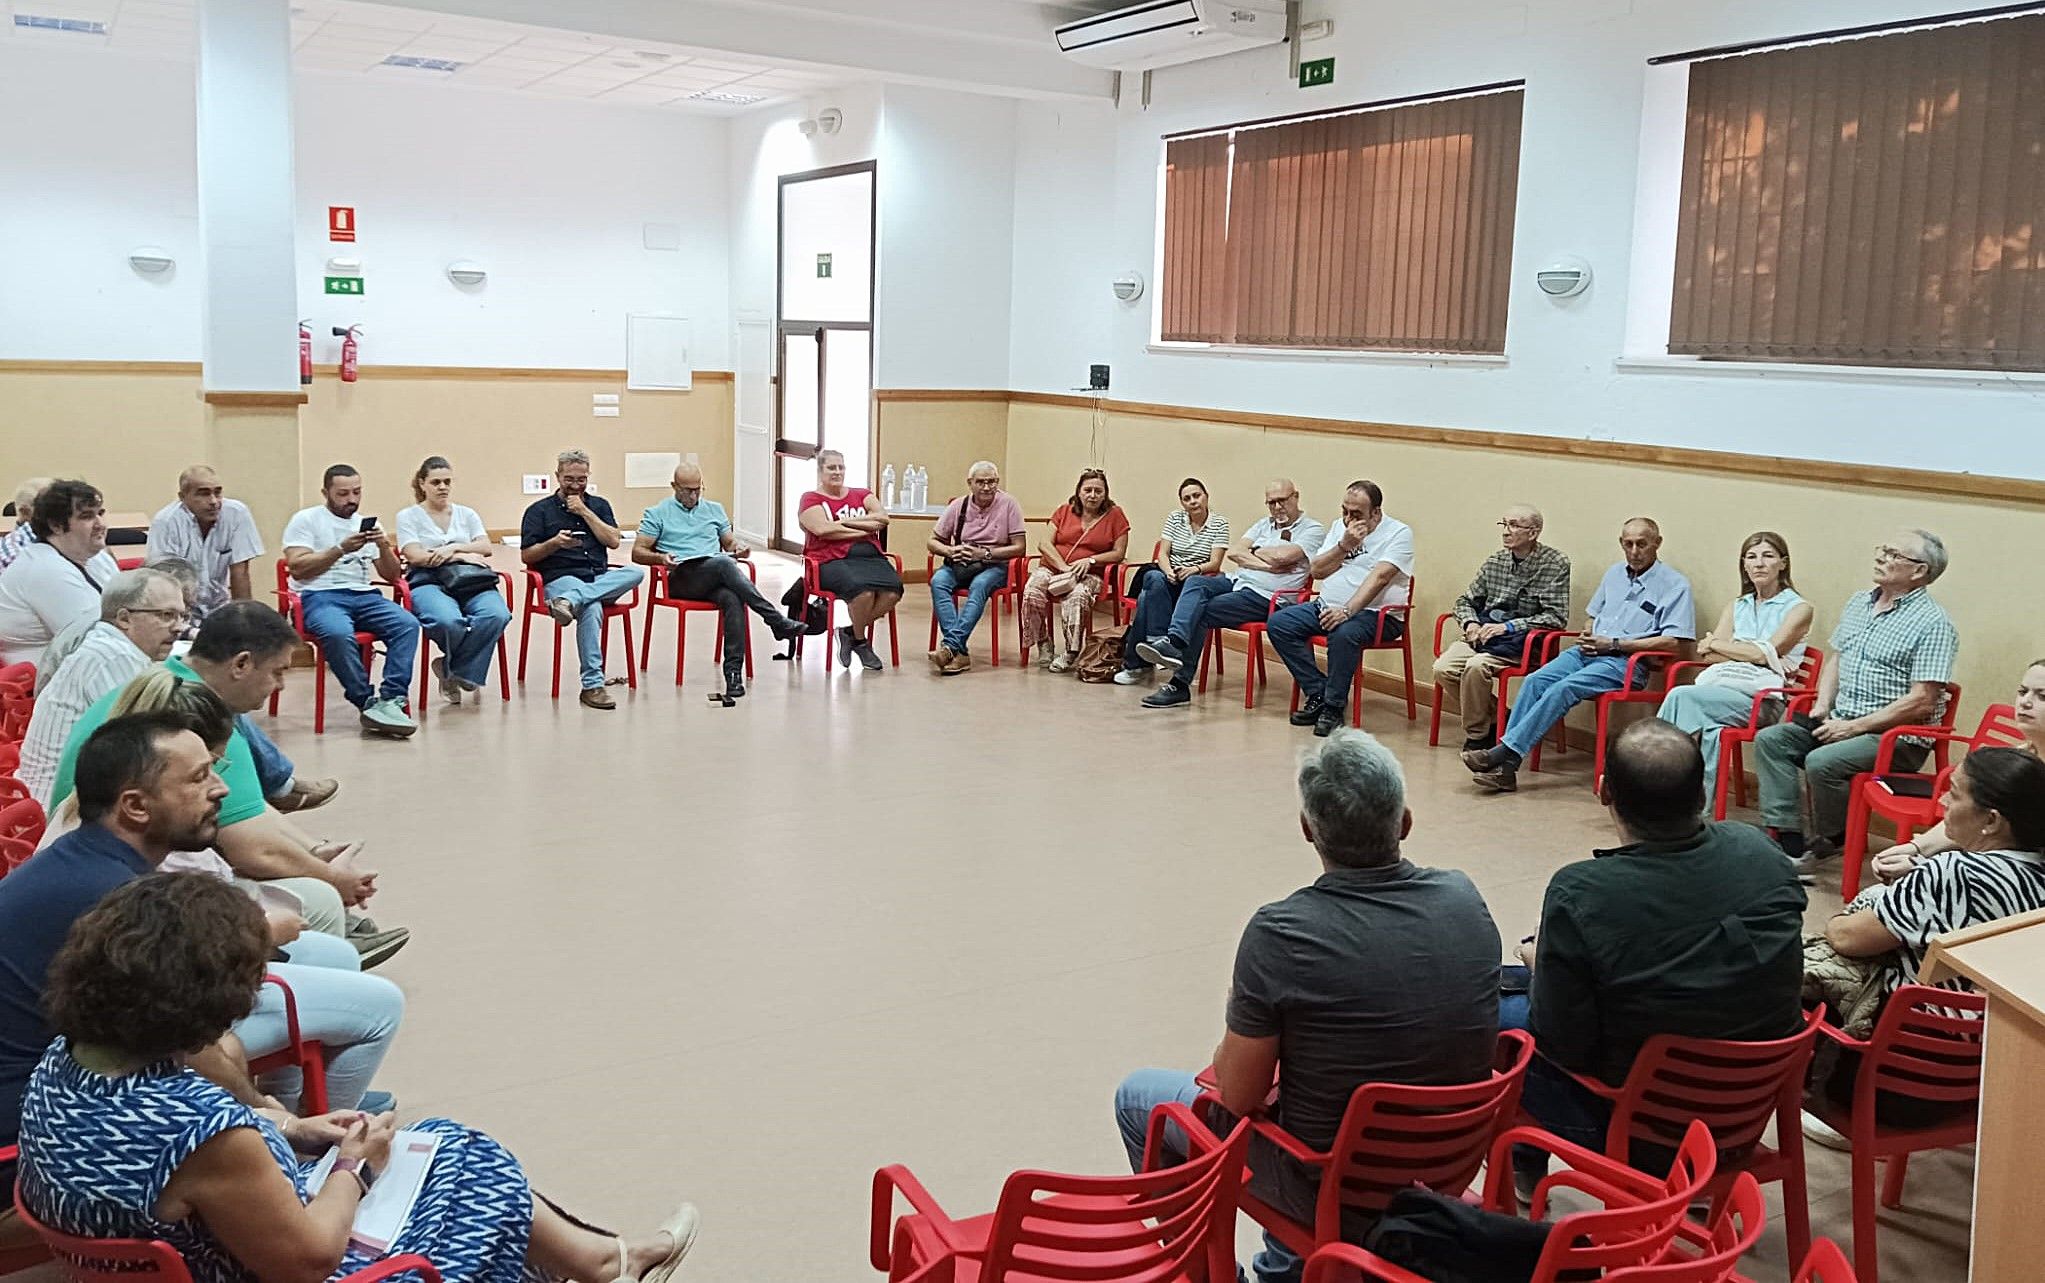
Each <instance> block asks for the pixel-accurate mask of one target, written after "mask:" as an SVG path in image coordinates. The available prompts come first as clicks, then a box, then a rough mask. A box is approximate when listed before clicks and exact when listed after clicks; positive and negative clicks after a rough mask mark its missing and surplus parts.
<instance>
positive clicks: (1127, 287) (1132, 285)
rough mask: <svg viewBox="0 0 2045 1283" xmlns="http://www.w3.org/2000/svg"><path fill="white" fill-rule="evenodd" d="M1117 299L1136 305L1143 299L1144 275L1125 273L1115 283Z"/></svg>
mask: <svg viewBox="0 0 2045 1283" xmlns="http://www.w3.org/2000/svg"><path fill="white" fill-rule="evenodd" d="M1114 290H1115V297H1116V298H1118V299H1121V300H1122V301H1123V302H1124V303H1134V302H1135V301H1136V300H1137V299H1140V298H1142V297H1143V273H1141V272H1124V273H1122V274H1121V275H1120V276H1117V277H1116V278H1115V281H1114Z"/></svg>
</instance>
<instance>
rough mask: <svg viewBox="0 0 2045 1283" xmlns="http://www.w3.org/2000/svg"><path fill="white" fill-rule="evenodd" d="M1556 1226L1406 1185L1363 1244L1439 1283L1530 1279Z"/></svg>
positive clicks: (1506, 1282) (1522, 1282) (1521, 1282)
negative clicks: (1508, 1214) (1523, 1218)
mask: <svg viewBox="0 0 2045 1283" xmlns="http://www.w3.org/2000/svg"><path fill="white" fill-rule="evenodd" d="M1552 1228H1553V1227H1552V1226H1550V1225H1547V1224H1545V1223H1542V1222H1539V1221H1523V1220H1521V1219H1520V1218H1518V1217H1517V1216H1506V1215H1504V1214H1502V1213H1499V1212H1487V1211H1485V1210H1484V1209H1483V1208H1481V1207H1472V1206H1470V1205H1469V1204H1468V1203H1465V1202H1463V1201H1462V1200H1461V1199H1457V1198H1449V1197H1447V1196H1445V1195H1442V1194H1437V1193H1435V1192H1434V1191H1433V1190H1431V1189H1418V1188H1416V1189H1402V1190H1400V1191H1399V1192H1398V1193H1396V1194H1394V1195H1392V1197H1391V1201H1390V1202H1388V1203H1386V1204H1385V1212H1384V1215H1383V1216H1381V1217H1379V1218H1378V1223H1377V1224H1376V1225H1373V1226H1372V1227H1371V1230H1370V1233H1368V1234H1366V1235H1364V1238H1363V1246H1364V1247H1365V1249H1367V1250H1368V1251H1371V1252H1374V1253H1376V1254H1377V1255H1379V1256H1381V1257H1383V1258H1384V1259H1385V1260H1387V1261H1390V1262H1391V1263H1392V1264H1394V1265H1399V1266H1404V1267H1405V1268H1406V1269H1409V1270H1412V1271H1413V1272H1415V1273H1416V1274H1421V1275H1424V1276H1426V1277H1427V1278H1428V1279H1431V1280H1433V1283H1526V1281H1527V1280H1528V1279H1530V1278H1532V1277H1533V1276H1534V1268H1535V1266H1537V1265H1539V1264H1540V1261H1541V1251H1542V1249H1543V1248H1545V1247H1547V1245H1548V1232H1549V1230H1550V1229H1552Z"/></svg>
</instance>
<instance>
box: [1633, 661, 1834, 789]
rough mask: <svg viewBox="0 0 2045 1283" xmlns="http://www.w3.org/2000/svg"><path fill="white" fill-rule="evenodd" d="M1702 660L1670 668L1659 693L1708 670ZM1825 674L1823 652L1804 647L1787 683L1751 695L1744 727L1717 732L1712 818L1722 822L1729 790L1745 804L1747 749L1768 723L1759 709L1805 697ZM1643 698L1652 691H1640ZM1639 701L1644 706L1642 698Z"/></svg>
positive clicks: (1787, 676) (1734, 727)
mask: <svg viewBox="0 0 2045 1283" xmlns="http://www.w3.org/2000/svg"><path fill="white" fill-rule="evenodd" d="M1710 666H1711V665H1710V664H1709V663H1707V662H1705V661H1703V660H1695V659H1686V660H1684V661H1683V662H1682V663H1680V664H1672V665H1670V667H1669V676H1668V681H1667V682H1665V683H1664V684H1663V689H1662V694H1663V695H1666V694H1667V692H1668V691H1670V690H1673V689H1675V687H1676V685H1677V682H1676V679H1677V678H1678V677H1681V676H1682V675H1683V674H1685V673H1688V672H1690V671H1692V670H1693V669H1703V668H1709V667H1710ZM1824 671H1825V652H1824V651H1823V650H1821V649H1819V648H1818V647H1816V646H1806V647H1804V655H1803V658H1802V659H1801V660H1799V661H1798V663H1797V667H1796V671H1795V672H1793V673H1788V674H1785V678H1786V684H1785V685H1782V686H1772V687H1770V688H1768V689H1767V690H1764V691H1760V692H1758V693H1757V694H1756V695H1755V696H1754V703H1753V706H1752V707H1750V708H1749V709H1748V710H1747V720H1746V723H1745V724H1744V725H1740V726H1728V727H1725V728H1724V729H1722V730H1720V731H1719V733H1718V780H1717V783H1716V784H1715V785H1714V786H1713V789H1712V794H1711V818H1712V819H1714V820H1723V819H1724V818H1725V812H1726V794H1727V791H1728V790H1730V791H1731V793H1732V795H1733V797H1734V798H1736V799H1737V800H1738V802H1739V804H1740V805H1741V806H1745V805H1746V804H1747V770H1746V757H1745V749H1746V746H1747V745H1749V744H1751V743H1753V742H1754V737H1755V736H1756V735H1759V734H1760V733H1761V732H1762V731H1763V730H1764V729H1766V728H1767V726H1769V725H1770V724H1771V723H1767V722H1764V721H1762V720H1761V718H1762V706H1763V705H1764V704H1766V703H1768V701H1770V700H1774V699H1783V700H1786V699H1788V698H1789V697H1793V696H1797V695H1806V694H1809V693H1810V692H1812V691H1814V690H1816V689H1817V687H1818V678H1819V676H1820V675H1821V674H1823V673H1824ZM1640 693H1641V694H1642V695H1643V696H1647V695H1652V692H1647V691H1642V692H1640ZM1641 702H1643V703H1645V702H1646V701H1645V700H1644V699H1643V700H1642V701H1641Z"/></svg>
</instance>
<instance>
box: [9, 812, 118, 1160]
mask: <svg viewBox="0 0 2045 1283" xmlns="http://www.w3.org/2000/svg"><path fill="white" fill-rule="evenodd" d="M154 868H155V866H153V865H151V864H150V863H149V861H147V860H145V859H143V858H142V853H141V852H140V851H137V850H136V849H135V848H134V847H132V846H129V845H128V844H127V843H126V842H125V841H123V840H122V839H121V838H119V837H118V836H116V835H115V834H114V833H113V832H112V830H110V829H107V828H105V827H104V826H102V825H98V824H85V825H80V826H79V827H78V828H76V829H73V830H72V831H71V832H69V833H66V834H65V835H64V836H63V837H60V838H58V839H57V840H56V841H54V842H52V843H50V845H49V846H47V847H45V848H44V849H43V850H41V851H38V852H36V853H35V854H34V855H32V856H30V857H29V858H28V860H27V862H25V863H24V864H23V865H22V866H21V867H20V868H18V869H16V870H15V871H14V872H12V873H10V874H8V875H7V876H6V877H5V878H0V1145H12V1144H13V1143H14V1142H15V1137H16V1134H17V1133H18V1132H19V1131H20V1130H21V1094H22V1092H24V1091H26V1090H27V1089H28V1077H29V1074H30V1073H32V1072H34V1070H35V1067H36V1063H37V1062H38V1061H40V1060H41V1059H42V1058H43V1053H44V1052H45V1051H48V1050H49V1047H50V1042H51V1040H52V1039H53V1038H55V1037H56V1035H55V1034H54V1033H53V1032H52V1031H51V1029H50V1026H49V1022H48V1021H46V1020H45V1019H43V981H44V978H45V977H46V976H47V975H48V974H49V970H50V962H51V960H52V959H54V958H55V957H56V956H57V950H59V949H61V948H62V947H63V945H64V937H65V936H66V935H68V934H69V933H70V931H71V924H72V923H73V922H76V921H77V920H78V919H79V918H81V917H83V916H84V915H85V914H86V912H87V911H89V910H90V909H91V908H92V907H93V906H94V905H96V904H98V903H99V902H100V899H101V898H102V897H104V896H105V895H106V893H107V892H109V891H111V890H113V889H114V888H115V887H117V886H120V885H121V884H122V883H124V882H131V881H133V880H134V879H136V878H139V877H141V876H143V875H144V874H146V873H150V872H153V871H154Z"/></svg>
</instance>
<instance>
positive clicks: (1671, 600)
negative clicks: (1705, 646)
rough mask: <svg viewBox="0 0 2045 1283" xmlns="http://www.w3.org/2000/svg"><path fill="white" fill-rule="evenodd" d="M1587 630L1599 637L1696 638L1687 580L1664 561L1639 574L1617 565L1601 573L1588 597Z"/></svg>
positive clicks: (1693, 606) (1624, 565) (1693, 607)
mask: <svg viewBox="0 0 2045 1283" xmlns="http://www.w3.org/2000/svg"><path fill="white" fill-rule="evenodd" d="M1589 613H1590V617H1591V631H1592V632H1594V633H1596V634H1597V635H1598V636H1600V637H1611V638H1614V639H1620V638H1629V637H1682V638H1685V639H1690V638H1694V637H1696V636H1697V608H1696V606H1695V605H1694V604H1693V603H1692V602H1691V599H1690V581H1689V580H1688V579H1685V578H1684V577H1683V572H1682V571H1680V570H1677V569H1676V568H1675V567H1674V566H1671V565H1670V564H1669V563H1668V562H1666V561H1657V562H1655V563H1654V564H1653V565H1652V566H1649V567H1648V568H1647V569H1646V570H1643V571H1641V572H1640V573H1639V574H1637V575H1636V574H1634V573H1633V571H1632V570H1631V569H1630V568H1629V567H1628V566H1627V565H1626V563H1625V562H1623V561H1622V562H1619V563H1618V564H1616V565H1614V566H1613V567H1612V568H1611V569H1610V570H1607V571H1606V572H1605V577H1604V579H1602V580H1600V581H1599V583H1598V590H1597V591H1596V592H1595V593H1593V594H1591V604H1590V612H1589Z"/></svg>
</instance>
